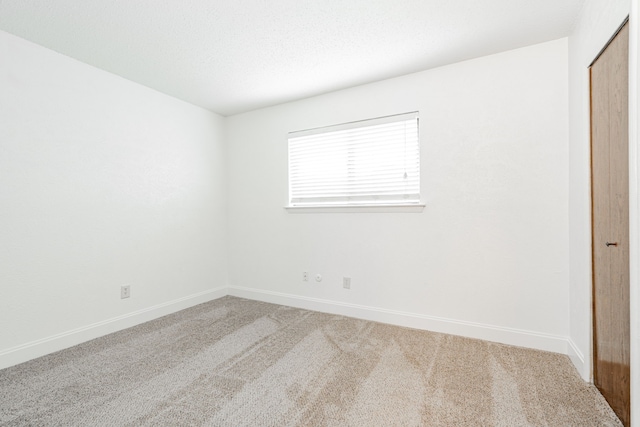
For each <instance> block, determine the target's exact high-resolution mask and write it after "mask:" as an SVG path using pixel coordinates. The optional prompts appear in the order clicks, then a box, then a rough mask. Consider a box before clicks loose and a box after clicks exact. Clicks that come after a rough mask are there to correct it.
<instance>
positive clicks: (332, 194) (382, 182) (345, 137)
mask: <svg viewBox="0 0 640 427" xmlns="http://www.w3.org/2000/svg"><path fill="white" fill-rule="evenodd" d="M418 203H420V141H419V138H418V113H417V112H414V113H407V114H399V115H394V116H388V117H380V118H377V119H371V120H363V121H358V122H352V123H345V124H341V125H336V126H328V127H323V128H318V129H310V130H305V131H299V132H291V133H289V204H290V206H292V207H322V206H363V205H364V206H371V205H373V206H389V205H410V204H418Z"/></svg>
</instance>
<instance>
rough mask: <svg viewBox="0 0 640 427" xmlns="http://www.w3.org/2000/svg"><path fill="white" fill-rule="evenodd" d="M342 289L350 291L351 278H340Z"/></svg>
mask: <svg viewBox="0 0 640 427" xmlns="http://www.w3.org/2000/svg"><path fill="white" fill-rule="evenodd" d="M342 287H343V288H345V289H351V277H343V278H342Z"/></svg>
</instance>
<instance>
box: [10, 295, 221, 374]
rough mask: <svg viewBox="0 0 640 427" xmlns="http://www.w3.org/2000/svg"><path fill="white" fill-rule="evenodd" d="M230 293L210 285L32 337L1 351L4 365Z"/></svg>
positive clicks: (67, 346) (22, 360)
mask: <svg viewBox="0 0 640 427" xmlns="http://www.w3.org/2000/svg"><path fill="white" fill-rule="evenodd" d="M225 295H227V288H226V287H221V288H216V289H210V290H207V291H204V292H199V293H197V294H193V295H188V296H186V297H183V298H178V299H176V300H173V301H169V302H166V303H162V304H158V305H155V306H153V307H148V308H145V309H142V310H138V311H134V312H133V313H127V314H125V315H122V316H118V317H114V318H111V319H107V320H104V321H102V322H97V323H94V324H91V325H87V326H83V327H81V328H77V329H73V330H70V331H67V332H63V333H61V334H57V335H53V336H50V337H47V338H43V339H40V340H36V341H32V342H29V343H26V344H22V345H19V346H16V347H12V348H9V349H7V350H3V351H0V369H4V368H8V367H9V366H13V365H17V364H18V363H22V362H26V361H28V360H31V359H35V358H36V357H40V356H44V355H46V354H49V353H53V352H55V351H58V350H62V349H65V348H69V347H72V346H74V345H78V344H80V343H83V342H86V341H89V340H92V339H94V338H98V337H101V336H104V335H107V334H110V333H113V332H117V331H120V330H122V329H126V328H130V327H132V326H136V325H139V324H140V323H144V322H148V321H149V320H153V319H157V318H158V317H162V316H165V315H167V314H171V313H175V312H176V311H180V310H184V309H185V308H189V307H192V306H194V305H198V304H202V303H204V302H207V301H211V300H214V299H217V298H221V297H223V296H225Z"/></svg>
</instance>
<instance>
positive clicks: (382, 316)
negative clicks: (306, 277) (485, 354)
mask: <svg viewBox="0 0 640 427" xmlns="http://www.w3.org/2000/svg"><path fill="white" fill-rule="evenodd" d="M228 294H229V295H233V296H237V297H241V298H247V299H253V300H258V301H264V302H270V303H274V304H280V305H287V306H291V307H297V308H304V309H307V310H314V311H321V312H324V313H331V314H340V315H343V316H350V317H355V318H358V319H365V320H372V321H375V322H381V323H389V324H392V325H398V326H406V327H409V328H415V329H425V330H429V331H433V332H441V333H445V334H453V335H460V336H464V337H469V338H477V339H482V340H486V341H493V342H498V343H502V344H509V345H515V346H518V347H527V348H534V349H537V350H544V351H551V352H554V353H561V354H568V340H567V338H566V337H563V336H558V335H550V334H543V333H539V332H533V331H526V330H521V329H514V328H505V327H500V326H493V325H487V324H482V323H475V322H467V321H461V320H454V319H447V318H442V317H435V316H427V315H423V314H417V313H409V312H403V311H396V310H387V309H383V308H377V307H368V306H364V305H357V304H349V303H344V302H336V301H329V300H323V299H318V298H309V297H303V296H298V295H291V294H284V293H279V292H271V291H265V290H260V289H252V288H245V287H239V286H231V287H229V288H228ZM576 350H577V349H576ZM574 363H575V362H574Z"/></svg>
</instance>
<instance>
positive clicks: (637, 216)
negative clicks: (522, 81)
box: [629, 0, 640, 426]
mask: <svg viewBox="0 0 640 427" xmlns="http://www.w3.org/2000/svg"><path fill="white" fill-rule="evenodd" d="M638 13H640V6H639V4H638V0H632V2H631V13H630V14H629V279H630V280H629V293H630V295H629V304H630V307H629V308H630V319H629V323H630V324H629V326H630V339H631V342H630V344H631V358H630V367H631V381H630V385H631V425H633V426H640V416H639V415H638V414H640V412H639V411H640V372H639V371H640V342H639V340H638V334H639V333H640V324H639V322H640V315H639V313H638V310H640V300H639V299H640V289H639V288H638V286H639V284H640V240H639V235H638V234H639V230H640V188H639V180H640V176H639V175H640V173H639V170H640V152H639V151H640V150H639V149H638V144H639V143H640V127H639V126H640V125H639V123H638V114H640V106H639V100H638V97H639V96H640V94H639V91H640V83H639V80H640V64H639V58H638V54H639V53H640V29H639V28H638Z"/></svg>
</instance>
